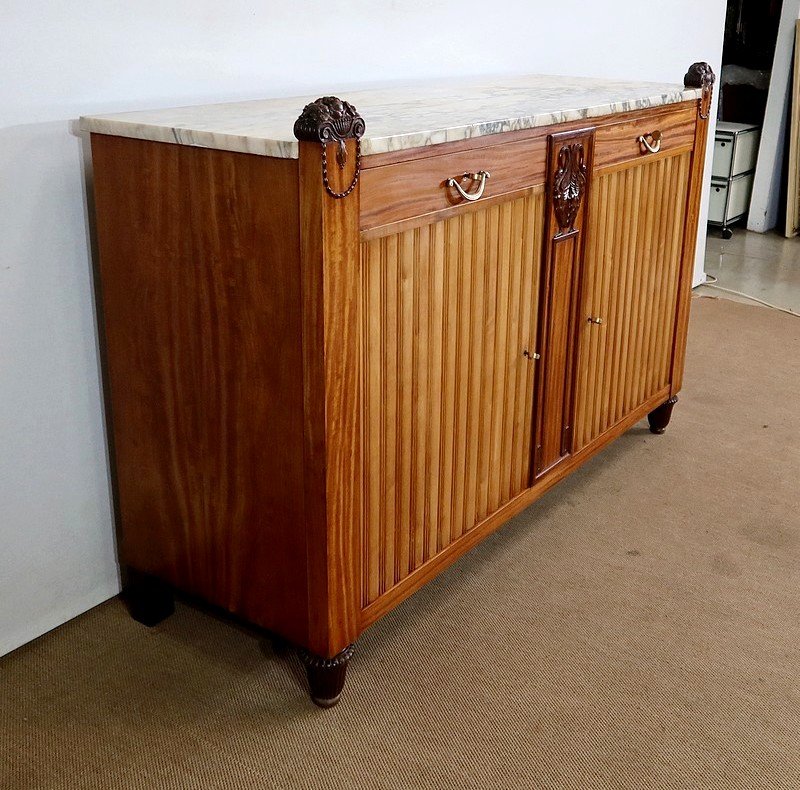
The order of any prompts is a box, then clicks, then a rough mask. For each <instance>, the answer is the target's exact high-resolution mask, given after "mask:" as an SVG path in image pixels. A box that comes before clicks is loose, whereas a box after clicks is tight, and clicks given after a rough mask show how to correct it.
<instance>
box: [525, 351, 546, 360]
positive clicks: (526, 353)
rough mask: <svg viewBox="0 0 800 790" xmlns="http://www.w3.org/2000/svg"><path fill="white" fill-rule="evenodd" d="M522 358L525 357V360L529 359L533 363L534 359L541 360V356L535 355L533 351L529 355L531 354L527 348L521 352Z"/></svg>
mask: <svg viewBox="0 0 800 790" xmlns="http://www.w3.org/2000/svg"><path fill="white" fill-rule="evenodd" d="M522 356H523V357H525V358H526V359H530V360H531V361H533V360H534V359H541V358H542V355H541V354H539V353H537V352H536V351H534V352H533V353H532V354H531V352H530V351H528V349H527V348H526V349H525V350H524V351H523V352H522Z"/></svg>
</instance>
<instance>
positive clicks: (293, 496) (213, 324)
mask: <svg viewBox="0 0 800 790" xmlns="http://www.w3.org/2000/svg"><path fill="white" fill-rule="evenodd" d="M92 152H93V163H94V189H95V201H96V210H97V235H98V242H99V248H100V261H99V271H100V280H101V289H102V316H103V322H104V330H105V338H106V354H105V357H106V369H107V380H108V384H109V389H110V402H111V412H110V415H109V417H110V427H111V430H112V433H113V439H114V446H115V455H116V476H117V490H118V500H119V501H118V505H119V514H120V522H121V523H120V525H119V526H120V532H121V546H120V552H121V559H122V562H123V563H126V564H129V565H131V566H133V567H135V568H137V569H139V570H141V571H144V572H147V573H151V574H154V575H156V576H158V577H160V578H163V579H165V580H167V581H168V582H170V583H171V584H173V585H175V586H176V587H178V588H179V589H181V590H185V591H187V592H190V593H192V594H195V595H198V596H199V597H201V598H203V599H205V600H207V601H209V602H211V603H213V604H216V605H218V606H221V607H224V608H225V609H227V610H229V611H231V612H235V613H236V614H238V615H240V616H242V617H244V618H245V619H247V620H250V621H251V622H254V623H256V624H258V625H261V626H264V627H267V628H270V629H272V630H275V631H277V632H279V633H281V634H283V635H284V636H285V637H287V638H288V639H291V640H293V641H298V642H301V643H302V642H304V641H305V639H306V630H307V628H306V608H307V593H306V572H305V561H306V558H305V550H306V546H305V534H304V518H305V517H304V510H303V450H302V443H303V442H302V436H303V416H302V394H303V391H302V356H301V327H300V319H299V315H300V309H299V308H300V265H299V260H300V259H299V246H298V245H299V215H298V189H297V163H296V162H292V161H290V160H280V159H270V158H266V157H260V156H249V155H246V154H237V153H231V152H223V151H213V150H205V149H200V148H189V147H185V146H177V145H168V144H163V143H154V142H146V141H141V140H135V139H127V138H118V137H108V136H103V135H93V136H92Z"/></svg>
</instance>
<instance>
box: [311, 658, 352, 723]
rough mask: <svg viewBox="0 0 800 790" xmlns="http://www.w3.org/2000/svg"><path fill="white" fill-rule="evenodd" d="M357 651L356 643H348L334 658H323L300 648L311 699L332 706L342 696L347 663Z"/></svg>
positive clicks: (322, 706) (319, 703)
mask: <svg viewBox="0 0 800 790" xmlns="http://www.w3.org/2000/svg"><path fill="white" fill-rule="evenodd" d="M354 652H355V645H348V646H347V647H346V648H345V649H344V650H342V652H341V653H337V654H336V655H335V656H334V657H333V658H322V657H321V656H318V655H315V654H314V653H309V652H308V651H307V650H303V649H301V650H300V660H301V661H302V662H303V663H304V664H305V666H306V675H307V676H308V688H309V692H310V694H311V699H312V700H313V701H314V703H315V704H316V705H319V706H320V707H321V708H332V707H333V706H334V705H335V704H336V703H337V702H338V701H339V699H340V697H341V696H342V689H343V688H344V680H345V677H346V675H347V665H348V664H349V663H350V659H351V658H352V657H353V653H354Z"/></svg>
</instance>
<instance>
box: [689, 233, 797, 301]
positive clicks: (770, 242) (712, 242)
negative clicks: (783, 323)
mask: <svg viewBox="0 0 800 790" xmlns="http://www.w3.org/2000/svg"><path fill="white" fill-rule="evenodd" d="M705 270H706V274H710V275H713V276H714V277H716V278H717V283H716V285H720V286H722V287H723V288H730V289H731V290H734V291H741V292H743V293H746V294H749V295H750V296H757V297H758V298H759V299H763V300H764V301H766V302H771V303H772V304H775V305H778V306H779V307H785V308H787V309H789V310H792V311H793V312H795V313H800V236H798V237H796V238H793V239H787V238H784V237H783V236H781V235H778V234H777V233H751V232H750V231H747V230H744V229H743V228H738V227H737V228H734V229H733V238H731V239H727V240H725V239H722V238H720V234H719V230H718V229H716V228H712V227H709V229H708V240H707V242H706V267H705ZM694 294H695V295H700V296H719V297H725V298H730V299H734V300H736V301H747V300H745V299H740V298H739V297H736V296H733V295H731V294H727V293H724V292H723V291H720V290H717V289H716V288H708V287H706V286H702V285H701V286H700V287H698V288H695V290H694Z"/></svg>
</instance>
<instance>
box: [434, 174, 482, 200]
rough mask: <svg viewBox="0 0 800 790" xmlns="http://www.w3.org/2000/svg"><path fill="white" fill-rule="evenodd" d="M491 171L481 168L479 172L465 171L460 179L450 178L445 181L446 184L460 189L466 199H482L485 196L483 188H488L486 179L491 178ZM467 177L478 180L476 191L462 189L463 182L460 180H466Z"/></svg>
mask: <svg viewBox="0 0 800 790" xmlns="http://www.w3.org/2000/svg"><path fill="white" fill-rule="evenodd" d="M489 175H490V173H488V172H487V171H486V170H480V171H479V172H477V173H464V174H463V175H461V176H460V177H459V178H458V179H456V178H448V179H447V181H445V184H446V185H447V186H449V187H455V188H456V190H457V191H458V194H459V195H461V197H463V198H464V200H480V199H481V197H482V196H483V190H484V189H485V188H486V179H487V178H489ZM467 178H471V179H472V180H473V181H477V182H478V189H477V190H476V191H475V192H466V191H465V190H464V189H462V187H461V184H460V183H459V181H464V180H465V179H467Z"/></svg>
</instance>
